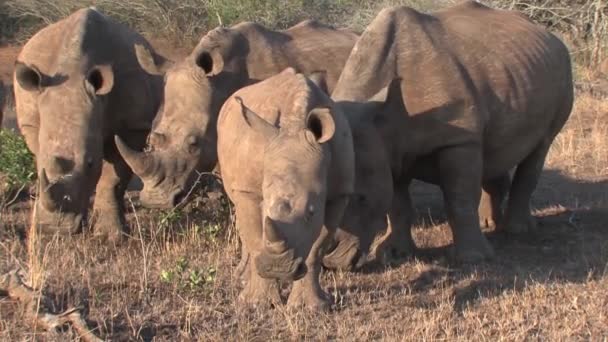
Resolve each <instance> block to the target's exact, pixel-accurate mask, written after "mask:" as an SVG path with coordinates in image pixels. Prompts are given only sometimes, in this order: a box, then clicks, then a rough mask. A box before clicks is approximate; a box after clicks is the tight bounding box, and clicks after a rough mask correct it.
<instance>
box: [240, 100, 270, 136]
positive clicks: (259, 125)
mask: <svg viewBox="0 0 608 342" xmlns="http://www.w3.org/2000/svg"><path fill="white" fill-rule="evenodd" d="M234 99H235V100H236V102H238V103H239V104H240V105H241V112H242V113H243V118H244V119H245V121H246V122H247V124H248V125H249V127H251V128H252V129H253V130H254V131H257V132H260V133H261V134H262V135H264V136H265V137H272V136H274V135H276V134H277V133H278V132H279V129H278V128H277V127H275V126H274V125H272V124H270V123H269V122H268V121H266V120H264V119H262V118H261V117H260V116H259V115H257V114H256V113H255V112H254V111H252V110H251V109H249V108H247V106H245V104H244V103H243V99H242V98H240V97H238V96H235V97H234Z"/></svg>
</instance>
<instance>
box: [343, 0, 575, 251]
mask: <svg viewBox="0 0 608 342" xmlns="http://www.w3.org/2000/svg"><path fill="white" fill-rule="evenodd" d="M382 92H384V98H383V99H382V98H381V97H377V96H378V95H377V94H382ZM374 94H376V96H374ZM332 98H333V100H334V101H336V103H337V105H338V106H340V107H341V108H342V111H343V112H344V113H345V115H347V116H349V115H355V114H356V115H363V116H365V115H368V116H375V119H374V125H375V127H376V128H377V129H378V131H379V132H380V135H381V136H382V140H383V142H384V146H385V150H386V154H387V156H388V158H389V161H390V165H391V173H392V175H393V181H394V196H393V202H392V205H391V210H390V211H389V219H390V222H391V226H392V234H391V235H390V236H389V237H387V239H386V240H385V241H384V244H383V248H384V249H385V250H386V251H388V252H389V253H391V254H393V253H397V254H409V253H411V252H412V251H413V249H414V242H413V240H412V236H411V232H410V228H411V219H412V214H413V211H412V203H411V198H410V195H409V191H408V187H409V184H410V182H411V180H412V179H420V180H423V181H426V182H431V183H434V184H438V185H439V186H440V187H441V190H442V192H443V195H444V201H445V207H446V211H447V216H448V221H449V223H450V226H451V229H452V233H453V237H454V244H455V251H456V257H457V259H458V260H460V261H463V262H479V261H481V260H483V259H485V258H491V257H492V256H493V249H492V247H491V246H490V244H489V243H488V241H487V240H486V238H485V236H484V235H483V234H482V233H481V230H480V225H479V214H478V210H482V211H486V212H487V211H490V212H492V211H498V210H499V209H500V203H501V201H502V199H503V198H504V196H505V194H506V189H507V188H508V192H509V198H508V202H507V209H506V213H505V217H504V219H503V221H502V222H499V225H500V226H501V227H502V228H504V229H505V230H507V231H509V232H513V233H521V232H526V231H528V230H530V229H533V228H534V226H535V221H534V219H533V217H532V216H531V213H530V198H531V195H532V193H533V191H534V188H535V187H536V184H537V182H538V179H539V177H540V174H541V171H542V169H543V164H544V160H545V157H546V155H547V152H548V150H549V147H550V146H551V143H552V142H553V140H554V139H555V137H556V135H557V134H558V133H559V131H560V130H561V128H562V127H563V125H564V124H565V122H566V121H567V119H568V117H569V115H570V112H571V110H572V105H573V82H572V66H571V62H570V56H569V52H568V49H567V47H566V46H565V45H564V44H563V42H561V41H560V40H559V39H558V38H557V37H555V36H554V35H552V34H551V33H549V32H548V31H546V30H545V29H543V28H541V27H539V26H537V25H535V24H534V23H532V22H531V21H530V20H528V19H527V18H525V17H524V16H523V15H521V14H519V13H516V12H511V11H503V10H494V9H491V8H488V7H486V6H484V5H481V4H479V3H477V2H474V1H467V2H464V3H462V4H460V5H457V6H453V7H450V8H446V9H444V10H441V11H437V12H435V13H432V14H423V13H420V12H418V11H415V10H413V9H411V8H408V7H403V6H400V7H393V8H388V9H385V10H383V11H381V12H380V13H379V14H378V16H377V17H376V18H375V19H374V20H373V21H372V22H371V23H370V24H369V26H368V27H367V28H366V29H365V31H364V32H363V34H362V35H361V37H360V38H359V40H358V41H357V43H356V45H355V47H354V48H353V52H352V53H351V55H350V56H349V59H348V60H347V62H346V65H345V67H344V70H343V72H342V74H341V75H340V79H339V80H338V83H337V85H336V87H335V89H334V91H333V93H332ZM370 98H372V99H375V100H374V101H369V99H370ZM376 99H378V100H377V101H376ZM374 103H375V104H374ZM513 168H515V173H514V176H513V180H512V181H511V180H510V179H509V171H510V170H512V169H513ZM482 187H483V189H484V191H485V192H487V194H488V195H489V197H493V199H494V200H493V201H491V202H487V204H488V206H485V207H484V206H481V207H480V206H479V204H480V194H481V190H482ZM492 202H493V203H492ZM486 215H487V214H486ZM487 217H493V218H496V219H498V218H499V217H500V215H498V213H496V214H494V213H493V214H492V215H491V216H489V215H488V216H487Z"/></svg>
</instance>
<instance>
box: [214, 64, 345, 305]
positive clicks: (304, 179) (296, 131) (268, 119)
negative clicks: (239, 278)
mask: <svg viewBox="0 0 608 342" xmlns="http://www.w3.org/2000/svg"><path fill="white" fill-rule="evenodd" d="M217 130H218V131H217V132H218V158H219V165H220V167H221V172H222V180H223V184H224V188H225V190H226V193H227V194H228V197H229V198H230V200H231V201H232V202H233V203H234V206H235V210H236V226H237V230H238V232H239V236H240V239H241V243H242V255H243V257H242V260H245V262H246V266H245V279H246V282H245V283H246V284H245V288H244V289H243V290H242V292H241V293H240V296H239V298H240V299H241V300H242V301H244V302H247V303H257V304H260V303H268V302H270V303H278V302H279V301H280V296H279V287H278V286H277V281H278V280H282V281H293V282H294V283H293V287H292V289H291V293H290V295H289V298H288V301H287V304H288V306H291V307H294V306H304V307H307V308H310V309H313V310H317V309H324V308H327V305H328V298H327V295H326V294H325V292H324V291H323V290H322V289H321V286H320V284H319V274H320V270H321V262H322V260H321V259H322V257H323V255H324V254H325V251H326V250H327V247H328V243H329V241H330V238H331V236H332V234H333V232H334V231H335V229H336V227H337V226H338V225H339V224H340V221H341V219H342V215H343V213H344V209H345V208H346V206H347V205H348V201H349V198H350V197H351V196H352V194H353V191H354V185H355V181H354V152H353V141H352V134H351V130H350V126H349V123H348V121H347V120H346V118H345V117H344V115H343V114H342V113H341V112H340V111H339V110H338V109H337V108H336V107H335V106H334V103H333V102H332V101H331V99H330V98H329V95H327V94H326V93H324V92H323V91H322V90H321V89H320V88H319V87H318V86H317V85H316V84H315V83H313V81H312V80H310V79H309V78H307V77H305V76H304V75H303V74H301V73H296V71H295V69H293V68H287V69H286V70H284V71H283V72H281V73H279V74H277V75H275V76H272V77H270V78H268V79H266V80H264V81H261V82H259V83H256V84H253V85H250V86H247V87H244V88H242V89H240V90H238V91H237V92H236V93H234V94H233V95H232V96H231V97H230V98H229V99H228V100H226V102H225V103H224V105H223V106H222V108H221V111H220V115H219V118H218V126H217Z"/></svg>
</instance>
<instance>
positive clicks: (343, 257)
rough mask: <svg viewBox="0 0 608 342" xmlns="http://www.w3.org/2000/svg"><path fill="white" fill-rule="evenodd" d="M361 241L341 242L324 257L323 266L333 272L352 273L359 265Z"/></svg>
mask: <svg viewBox="0 0 608 342" xmlns="http://www.w3.org/2000/svg"><path fill="white" fill-rule="evenodd" d="M359 258H360V253H359V241H357V240H356V239H349V240H342V241H339V242H338V244H337V246H336V247H335V248H334V249H333V250H332V251H331V252H329V253H328V254H327V255H325V256H324V257H323V266H325V267H326V268H328V269H331V270H343V271H350V270H352V269H353V268H355V267H357V265H358V264H359Z"/></svg>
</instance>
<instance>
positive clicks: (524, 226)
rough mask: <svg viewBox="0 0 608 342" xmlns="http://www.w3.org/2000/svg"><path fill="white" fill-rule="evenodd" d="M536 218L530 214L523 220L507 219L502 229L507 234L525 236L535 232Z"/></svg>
mask: <svg viewBox="0 0 608 342" xmlns="http://www.w3.org/2000/svg"><path fill="white" fill-rule="evenodd" d="M536 228H537V225H536V218H535V217H534V216H532V215H530V214H528V215H525V216H524V218H517V219H516V218H510V217H509V218H508V220H507V222H506V223H505V225H504V227H502V229H503V230H504V231H505V232H507V233H509V234H527V233H532V232H534V231H536Z"/></svg>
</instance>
